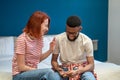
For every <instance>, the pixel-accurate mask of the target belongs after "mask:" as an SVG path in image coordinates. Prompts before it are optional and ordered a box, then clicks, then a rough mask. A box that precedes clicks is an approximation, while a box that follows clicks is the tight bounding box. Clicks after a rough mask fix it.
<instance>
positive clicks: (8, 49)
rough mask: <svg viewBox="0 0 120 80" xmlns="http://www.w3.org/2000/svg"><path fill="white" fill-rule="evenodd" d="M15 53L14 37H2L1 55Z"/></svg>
mask: <svg viewBox="0 0 120 80" xmlns="http://www.w3.org/2000/svg"><path fill="white" fill-rule="evenodd" d="M13 53H14V37H13V36H9V37H0V56H9V55H13Z"/></svg>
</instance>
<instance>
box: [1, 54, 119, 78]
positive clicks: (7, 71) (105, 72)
mask: <svg viewBox="0 0 120 80" xmlns="http://www.w3.org/2000/svg"><path fill="white" fill-rule="evenodd" d="M50 60H51V56H49V58H47V59H46V60H44V61H42V62H41V63H40V64H39V65H38V68H51V63H50ZM11 64H12V56H8V57H7V58H1V59H0V80H12V74H11V72H12V65H11ZM95 72H96V73H97V76H98V80H120V65H116V64H113V63H103V62H99V61H96V60H95Z"/></svg>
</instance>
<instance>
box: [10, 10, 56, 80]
mask: <svg viewBox="0 0 120 80" xmlns="http://www.w3.org/2000/svg"><path fill="white" fill-rule="evenodd" d="M49 24H50V18H49V16H48V15H47V14H46V13H44V12H40V11H36V12H34V13H33V14H32V16H31V17H30V18H29V20H28V23H27V25H26V27H25V28H24V30H23V33H22V34H21V35H19V36H18V38H17V40H16V43H15V51H14V57H13V61H12V74H13V80H56V79H55V76H54V72H53V71H52V69H48V68H47V69H37V64H38V63H39V62H41V61H42V60H44V59H45V58H47V57H48V56H49V55H50V54H51V53H52V51H53V50H54V45H55V40H54V39H53V41H52V42H51V43H50V48H49V50H48V51H47V52H45V53H44V54H42V48H43V35H44V34H45V33H47V31H48V29H49Z"/></svg>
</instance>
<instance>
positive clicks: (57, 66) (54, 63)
mask: <svg viewBox="0 0 120 80" xmlns="http://www.w3.org/2000/svg"><path fill="white" fill-rule="evenodd" d="M51 64H52V67H53V68H54V69H55V70H57V71H58V68H59V64H58V63H57V62H56V61H52V62H51Z"/></svg>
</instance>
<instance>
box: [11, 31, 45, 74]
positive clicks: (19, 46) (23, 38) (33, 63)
mask: <svg viewBox="0 0 120 80" xmlns="http://www.w3.org/2000/svg"><path fill="white" fill-rule="evenodd" d="M42 47H43V39H34V40H32V39H30V37H28V35H26V33H22V34H21V35H20V36H18V38H17V40H16V43H15V50H14V56H13V60H12V74H13V75H16V74H19V73H20V72H19V70H18V65H17V60H16V58H17V55H16V54H23V55H25V65H27V66H29V67H32V68H37V64H38V63H39V62H40V55H41V54H42Z"/></svg>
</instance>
